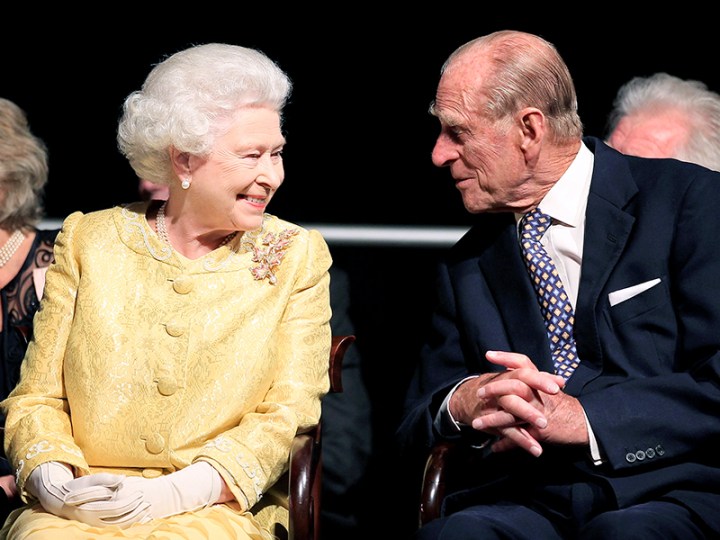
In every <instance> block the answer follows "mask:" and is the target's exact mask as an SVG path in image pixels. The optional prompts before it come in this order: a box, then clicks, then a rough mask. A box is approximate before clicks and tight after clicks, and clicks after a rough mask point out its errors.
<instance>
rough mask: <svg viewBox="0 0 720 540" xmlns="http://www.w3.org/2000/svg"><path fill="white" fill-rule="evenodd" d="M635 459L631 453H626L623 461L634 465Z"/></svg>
mask: <svg viewBox="0 0 720 540" xmlns="http://www.w3.org/2000/svg"><path fill="white" fill-rule="evenodd" d="M636 459H637V457H635V454H633V453H632V452H628V453H627V454H625V461H627V462H628V463H635V460H636Z"/></svg>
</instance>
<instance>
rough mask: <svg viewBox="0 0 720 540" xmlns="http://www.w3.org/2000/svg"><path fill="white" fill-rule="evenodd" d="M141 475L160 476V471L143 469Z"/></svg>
mask: <svg viewBox="0 0 720 540" xmlns="http://www.w3.org/2000/svg"><path fill="white" fill-rule="evenodd" d="M142 475H143V478H158V477H159V476H162V471H161V470H160V469H143V472H142Z"/></svg>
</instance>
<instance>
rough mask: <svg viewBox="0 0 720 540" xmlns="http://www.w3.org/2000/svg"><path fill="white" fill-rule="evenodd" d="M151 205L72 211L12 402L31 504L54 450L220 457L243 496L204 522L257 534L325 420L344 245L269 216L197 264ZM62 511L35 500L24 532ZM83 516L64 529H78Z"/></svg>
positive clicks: (16, 534)
mask: <svg viewBox="0 0 720 540" xmlns="http://www.w3.org/2000/svg"><path fill="white" fill-rule="evenodd" d="M146 209H147V203H137V204H133V205H130V206H127V207H123V208H121V207H117V208H113V209H109V210H103V211H99V212H93V213H89V214H81V213H79V212H77V213H74V214H72V215H70V216H69V217H68V218H67V219H66V220H65V223H64V224H63V229H62V232H61V233H60V234H59V235H58V238H57V243H56V247H55V259H56V263H55V264H54V265H53V266H52V267H51V268H50V270H49V271H48V273H47V280H46V286H45V296H44V298H43V302H42V304H41V306H40V309H39V311H38V313H37V315H36V319H35V336H36V338H35V340H34V341H33V342H31V343H30V345H29V347H28V352H27V355H26V358H25V362H24V365H23V369H22V373H21V380H20V383H19V384H18V386H17V388H16V389H15V390H14V391H13V392H12V394H11V395H10V396H9V397H8V398H7V399H6V400H5V401H4V402H2V404H0V406H2V407H3V409H4V410H5V411H6V414H7V421H6V426H5V430H6V431H5V448H6V451H7V454H8V457H9V458H10V460H11V462H12V463H13V464H14V466H16V467H17V477H18V486H19V488H20V490H21V492H22V495H23V498H24V499H25V500H28V497H29V495H28V494H27V493H26V492H25V491H24V485H25V480H26V479H27V477H28V475H29V474H30V472H31V471H32V470H33V469H34V468H35V467H37V466H38V465H39V464H40V463H43V462H46V461H61V462H65V463H69V464H71V465H73V466H74V467H75V470H76V471H77V474H79V475H83V474H90V473H94V472H100V471H108V472H113V473H116V474H128V475H144V476H146V477H153V476H157V475H159V474H168V473H171V472H173V471H175V470H178V469H181V468H183V467H185V466H187V465H189V464H191V463H192V462H193V461H196V460H199V459H201V460H207V461H209V462H210V463H211V464H212V465H214V466H215V467H216V468H217V469H218V470H219V471H220V473H221V475H222V476H223V478H224V479H225V481H226V482H227V484H228V486H229V487H230V489H231V490H232V491H233V493H234V495H235V497H236V498H237V501H238V505H237V506H239V508H238V507H237V506H236V507H235V508H234V509H233V508H232V505H221V506H222V507H223V508H224V510H222V511H219V513H215V512H200V513H195V514H196V515H195V516H194V517H190V518H188V519H193V520H195V521H198V520H200V521H202V518H201V516H205V517H206V518H207V519H212V518H213V517H214V516H216V515H217V516H222V519H223V520H226V519H227V520H231V521H233V520H234V521H233V522H234V523H235V525H233V527H235V526H237V527H239V528H240V529H243V528H248V527H250V530H252V528H254V527H256V525H254V520H249V518H248V516H249V514H245V513H243V511H245V510H246V509H248V508H252V507H253V506H254V505H255V504H256V503H257V502H258V501H259V499H260V498H261V497H262V495H263V493H265V492H266V491H267V490H268V489H269V488H270V487H271V486H272V485H273V484H274V483H275V482H276V480H277V479H278V478H279V477H280V475H281V474H282V473H283V472H284V471H286V469H287V463H288V454H289V449H290V444H291V442H292V438H293V436H294V435H295V434H296V432H297V431H302V430H303V429H305V428H307V426H309V425H311V424H314V423H316V422H317V420H318V418H319V415H320V398H321V397H322V396H323V395H324V394H325V393H326V392H327V390H328V374H327V369H328V356H329V350H330V326H329V320H330V302H329V279H330V278H329V273H328V269H329V267H330V264H331V257H330V253H329V250H328V247H327V244H326V243H325V241H324V240H323V238H322V237H321V235H320V234H319V233H318V232H317V231H308V230H305V229H303V228H301V227H299V226H297V225H294V224H292V223H288V222H286V221H283V220H280V219H278V218H277V217H275V216H271V215H266V217H265V219H264V223H263V227H262V230H259V231H252V232H250V233H245V234H244V235H243V236H242V237H236V238H234V239H233V240H232V241H231V242H230V243H229V244H227V245H225V246H221V247H220V248H218V249H216V250H215V251H213V252H211V253H209V254H207V255H206V256H204V257H201V258H200V259H197V260H189V259H186V258H185V257H183V256H182V255H180V254H178V253H176V252H175V251H173V250H171V249H169V247H168V246H167V245H166V244H164V243H163V242H162V241H161V240H160V239H159V238H158V237H157V236H156V235H155V233H154V231H153V230H152V229H151V228H150V226H149V225H148V223H147V220H146V219H145V212H146ZM71 411H72V413H71ZM30 502H34V501H30ZM278 510H279V512H280V515H282V514H283V509H282V508H279V509H278ZM18 514H20V513H16V515H15V517H17V515H18ZM284 514H285V515H286V512H285V513H284ZM57 519H60V518H53V517H52V516H49V515H48V514H45V513H38V512H37V508H36V509H35V511H33V510H31V509H25V510H24V512H22V516H21V517H20V519H18V520H17V524H16V526H15V527H14V528H13V534H12V535H11V537H12V538H24V536H23V534H24V532H25V531H30V530H33V529H37V526H39V525H40V524H41V523H42V524H43V525H42V526H41V528H42V527H45V526H49V524H48V523H49V522H51V521H54V520H57ZM179 519H180V517H179V516H175V517H173V518H167V519H166V520H160V521H162V522H167V523H175V522H176V521H177V520H179ZM183 519H184V518H183ZM248 520H249V523H250V524H248V523H245V522H246V521H248ZM62 521H65V520H62ZM73 524H75V525H77V526H78V527H80V525H79V524H76V523H74V522H69V524H68V523H63V524H62V527H63V530H65V531H68V537H72V538H76V537H77V536H73V534H76V533H78V530H77V529H73ZM157 526H158V527H161V526H164V525H163V524H160V523H158V525H157ZM269 526H270V525H269V524H268V527H269ZM144 527H145V526H144ZM7 529H8V527H7V526H6V527H5V529H4V530H7ZM134 529H135V527H132V528H130V529H128V530H126V531H124V532H123V533H122V534H124V535H125V536H120V537H133V536H127V535H128V534H130V533H131V532H132V531H133V530H134ZM208 530H209V529H208ZM94 534H95V533H94ZM108 534H109V535H110V536H111V537H112V535H116V534H119V533H117V532H110V531H108ZM138 534H139V536H136V537H138V538H150V537H151V536H147V535H148V529H146V528H145V529H143V531H142V532H140V531H139V530H138ZM163 534H164V533H163ZM217 534H220V533H219V532H218V533H217ZM0 536H2V535H0ZM161 536H162V535H161ZM82 537H83V538H91V537H92V538H94V536H86V535H85V534H84V533H83V535H82ZM162 537H163V538H164V537H165V536H162ZM168 537H172V538H174V536H171V535H170V536H168ZM223 537H224V536H222V535H221V536H211V538H223ZM248 537H249V538H254V537H253V536H248ZM53 538H61V536H53ZM188 538H195V536H191V535H189V536H188ZM228 538H235V536H228Z"/></svg>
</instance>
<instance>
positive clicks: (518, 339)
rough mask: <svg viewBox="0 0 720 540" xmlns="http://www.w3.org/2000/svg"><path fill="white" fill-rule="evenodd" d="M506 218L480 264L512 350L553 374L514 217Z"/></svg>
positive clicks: (543, 324) (542, 324) (548, 349)
mask: <svg viewBox="0 0 720 540" xmlns="http://www.w3.org/2000/svg"><path fill="white" fill-rule="evenodd" d="M506 217H507V218H508V220H507V222H506V224H505V225H503V226H502V229H500V230H499V231H498V233H497V234H496V235H495V236H494V240H493V241H491V243H490V244H489V245H488V246H487V247H486V249H485V250H483V253H482V255H481V256H480V258H479V261H478V264H479V266H480V270H481V271H482V273H483V275H484V276H485V279H486V281H487V284H488V286H489V288H490V290H491V291H492V292H493V296H494V298H495V304H496V305H497V307H498V310H499V311H500V315H501V317H502V319H503V323H504V326H505V328H506V333H507V335H508V340H509V342H510V345H511V350H512V351H513V352H519V353H522V354H525V355H527V356H528V357H529V358H530V359H531V360H532V361H533V362H534V363H535V365H536V366H537V367H538V369H540V370H543V371H550V372H552V371H553V363H552V359H551V357H550V347H549V346H548V340H547V334H546V331H545V323H544V322H543V320H542V315H541V313H540V308H539V306H538V303H537V298H536V296H535V291H534V290H533V288H532V284H531V283H530V278H529V276H528V273H527V270H526V269H525V265H524V263H523V261H522V256H521V254H520V247H519V245H518V240H517V233H516V231H515V221H514V219H513V217H512V215H508V216H506ZM488 233H489V234H492V233H491V232H490V231H488ZM479 316H480V317H482V316H483V314H482V313H480V314H479Z"/></svg>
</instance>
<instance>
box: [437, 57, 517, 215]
mask: <svg viewBox="0 0 720 540" xmlns="http://www.w3.org/2000/svg"><path fill="white" fill-rule="evenodd" d="M481 80H482V75H481V70H479V69H478V65H477V63H475V64H474V65H473V64H471V63H470V62H467V61H464V60H463V59H462V58H460V59H458V60H456V61H455V62H453V64H452V65H451V66H450V67H449V68H448V69H447V70H446V71H445V73H444V74H443V76H442V79H441V80H440V84H439V85H438V89H437V92H436V94H435V102H434V104H433V107H432V111H431V112H432V114H433V115H435V116H436V117H437V118H438V119H439V120H440V135H439V136H438V138H437V141H436V142H435V147H434V148H433V152H432V160H433V163H434V164H435V165H436V166H438V167H448V168H449V169H450V174H451V175H452V177H453V178H454V179H455V187H457V189H458V190H459V191H460V193H461V195H462V198H463V204H464V205H465V208H466V209H467V210H468V212H470V213H473V214H475V213H479V212H501V211H508V210H511V209H512V208H513V202H514V201H516V200H518V198H519V192H521V191H522V187H521V186H522V184H523V183H524V181H525V179H526V177H525V174H526V173H525V162H524V159H523V155H522V152H521V151H520V149H519V144H518V141H519V137H520V131H519V130H517V129H515V127H514V125H513V120H512V119H503V120H499V121H492V120H490V119H488V118H487V117H486V116H485V115H483V114H482V112H481V111H482V107H483V105H484V103H485V101H486V97H485V96H484V95H483V94H482V92H479V91H477V90H472V89H473V88H479V87H480V86H479V84H480V81H481Z"/></svg>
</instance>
